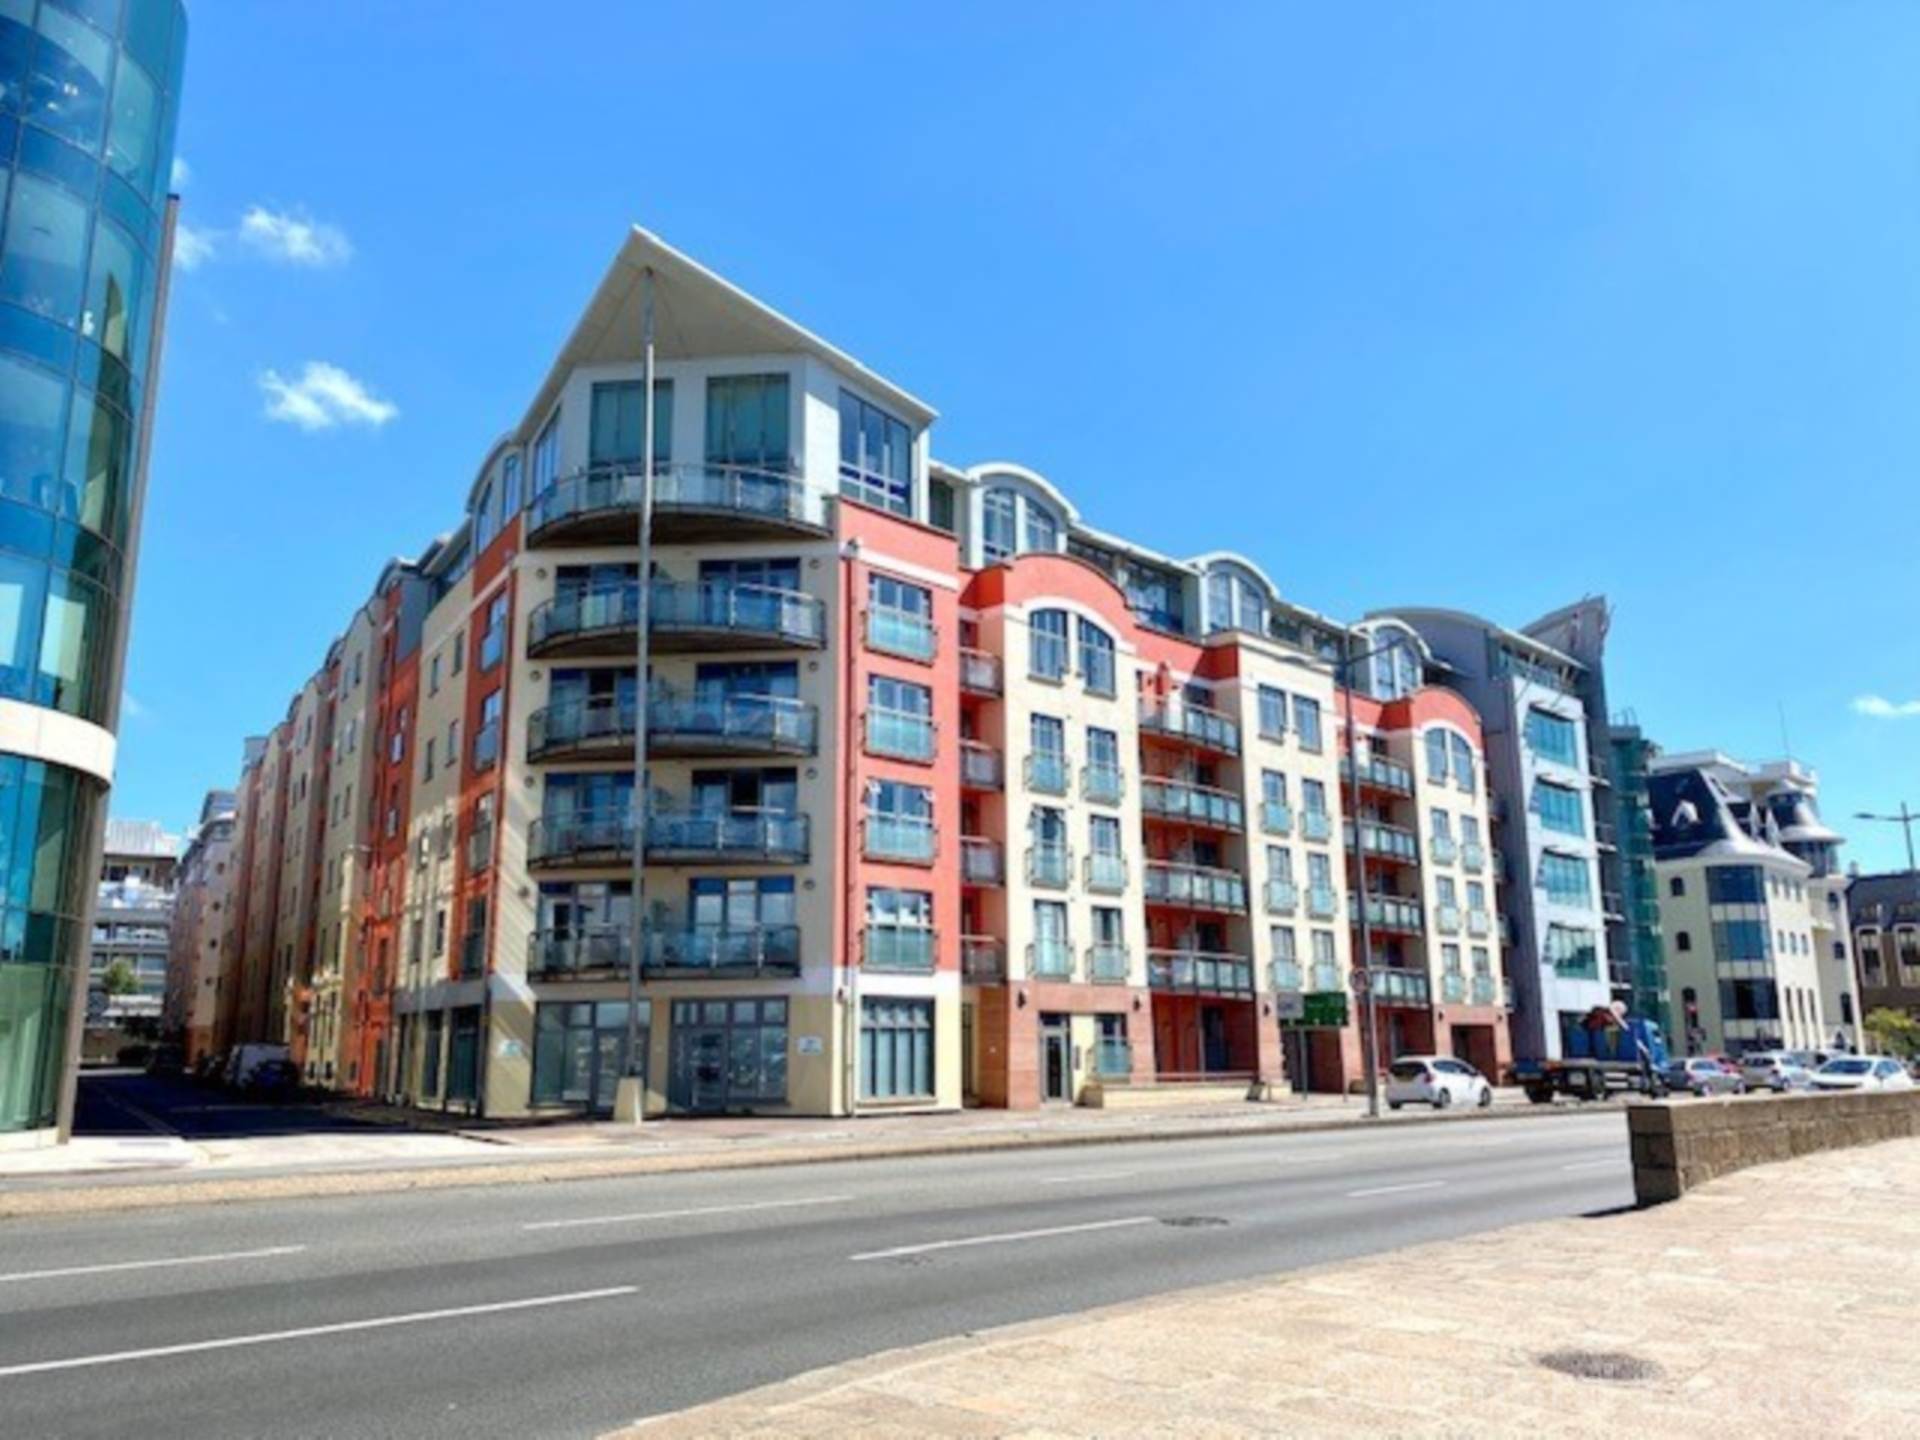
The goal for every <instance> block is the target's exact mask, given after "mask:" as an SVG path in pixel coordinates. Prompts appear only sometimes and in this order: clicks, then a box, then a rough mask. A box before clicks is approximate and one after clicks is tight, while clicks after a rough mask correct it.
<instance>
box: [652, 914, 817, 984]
mask: <svg viewBox="0 0 1920 1440" xmlns="http://www.w3.org/2000/svg"><path fill="white" fill-rule="evenodd" d="M642 964H643V967H644V969H645V971H646V973H647V974H648V975H649V976H655V977H658V978H660V979H673V978H676V977H679V978H688V979H691V978H695V977H709V976H710V977H712V978H714V979H740V980H754V979H758V978H760V977H761V976H763V975H798V974H799V973H800V927H799V926H798V925H692V926H688V927H687V928H685V929H680V930H656V929H652V928H649V929H648V931H647V936H646V957H645V959H644V961H643V962H642Z"/></svg>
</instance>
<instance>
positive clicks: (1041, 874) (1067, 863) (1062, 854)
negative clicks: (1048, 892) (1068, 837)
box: [1027, 845, 1073, 890]
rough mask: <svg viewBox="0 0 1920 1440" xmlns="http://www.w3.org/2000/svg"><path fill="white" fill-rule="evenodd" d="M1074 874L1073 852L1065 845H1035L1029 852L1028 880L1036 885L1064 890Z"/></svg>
mask: <svg viewBox="0 0 1920 1440" xmlns="http://www.w3.org/2000/svg"><path fill="white" fill-rule="evenodd" d="M1072 873H1073V852H1072V851H1070V850H1069V849H1067V847H1066V846H1064V845H1034V846H1031V847H1030V848H1029V849H1028V850H1027V879H1028V881H1029V882H1031V883H1032V884H1035V885H1045V886H1046V887H1048V888H1049V889H1052V890H1064V889H1066V887H1067V880H1068V877H1069V876H1071V875H1072Z"/></svg>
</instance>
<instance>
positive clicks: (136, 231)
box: [0, 0, 187, 1147]
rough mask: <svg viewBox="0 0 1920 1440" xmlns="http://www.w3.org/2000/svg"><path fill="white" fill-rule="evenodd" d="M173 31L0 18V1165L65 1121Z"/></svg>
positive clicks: (173, 102)
mask: <svg viewBox="0 0 1920 1440" xmlns="http://www.w3.org/2000/svg"><path fill="white" fill-rule="evenodd" d="M186 34H187V19H186V12H185V9H184V7H183V6H182V5H181V4H180V3H179V0H93V3H88V4H85V5H62V4H56V3H52V0H40V3H38V4H36V3H34V0H13V3H10V4H8V5H7V6H6V7H5V9H4V13H0V91H4V94H5V110H6V112H7V114H6V121H5V123H4V124H3V125H0V209H4V215H0V856H4V857H5V861H4V871H5V873H4V874H3V875H0V897H4V898H0V1146H7V1147H12V1146H16V1145H18V1146H29V1145H41V1144H48V1143H53V1142H56V1141H58V1140H60V1139H62V1138H64V1136H65V1134H66V1132H67V1131H68V1130H70V1129H71V1125H72V1116H73V1096H74V1086H75V1079H76V1076H77V1073H78V1065H79V1055H80V1044H81V1039H82V1034H83V1029H84V1024H85V1016H86V1008H87V996H88V965H87V955H88V948H89V944H90V933H91V930H92V927H93V911H94V902H95V890H94V885H95V880H96V878H97V877H96V872H95V869H94V858H95V857H96V856H97V855H98V854H99V853H100V846H101V838H102V835H103V827H104V825H105V821H106V814H107V796H108V791H109V790H110V788H111V786H112V784H113V772H114V759H115V746H116V742H115V731H116V729H117V727H118V724H119V716H120V696H121V675H122V672H123V670H124V665H125V651H126V638H127V630H128V625H127V617H128V612H129V609H130V607H131V604H132V599H133V577H134V569H135V565H136V562H137V558H138V555H139V548H140V525H141V517H142V513H143V511H144V509H145V503H146V479H147V452H148V442H149V437H150V435H151V433H152V424H153V410H154V403H155V398H156V396H157V395H158V393H159V388H160V352H161V340H162V335H163V332H164V329H165V324H164V319H165V314H166V295H167V285H168V275H169V264H170V258H171V255H172V248H173V234H174V214H175V207H176V203H177V202H176V200H175V199H174V197H172V196H170V195H169V194H168V184H169V177H170V173H171V168H172V164H173V135H174V124H175V121H176V119H177V117H178V113H179V103H180V82H181V74H182V69H183V66H184V56H185V50H186Z"/></svg>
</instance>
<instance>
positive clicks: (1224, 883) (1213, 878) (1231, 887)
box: [1146, 860, 1247, 911]
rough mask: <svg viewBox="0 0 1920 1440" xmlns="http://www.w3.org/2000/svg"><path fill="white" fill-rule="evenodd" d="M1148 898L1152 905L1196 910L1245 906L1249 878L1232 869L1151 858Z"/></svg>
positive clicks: (1148, 868)
mask: <svg viewBox="0 0 1920 1440" xmlns="http://www.w3.org/2000/svg"><path fill="white" fill-rule="evenodd" d="M1146 898H1147V903H1148V904H1149V905H1156V904H1157V905H1177V906H1181V907H1183V908H1187V909H1193V910H1227V911H1234V910H1245V909H1246V908H1247V882H1246V881H1245V880H1244V879H1243V878H1242V877H1241V876H1240V875H1239V873H1238V872H1236V871H1232V870H1214V869H1210V868H1208V867H1206V866H1202V865H1181V864H1175V863H1172V862H1169V861H1164V860H1150V861H1148V862H1147V881H1146Z"/></svg>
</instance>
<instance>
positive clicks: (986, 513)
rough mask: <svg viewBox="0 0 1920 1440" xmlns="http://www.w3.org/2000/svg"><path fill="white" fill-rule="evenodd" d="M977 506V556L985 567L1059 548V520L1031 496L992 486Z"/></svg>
mask: <svg viewBox="0 0 1920 1440" xmlns="http://www.w3.org/2000/svg"><path fill="white" fill-rule="evenodd" d="M980 506H981V509H980V553H981V556H982V558H983V559H984V560H986V562H987V563H988V564H992V563H993V562H995V561H997V560H1009V559H1012V558H1013V556H1015V555H1029V554H1036V553H1037V554H1042V555H1044V554H1049V553H1053V552H1057V551H1058V550H1059V549H1060V548H1061V547H1060V534H1061V531H1062V530H1063V529H1064V526H1063V524H1062V522H1061V519H1060V517H1059V516H1058V515H1057V514H1055V513H1054V511H1053V509H1052V507H1050V506H1048V505H1047V504H1045V503H1044V502H1042V501H1041V500H1039V499H1037V498H1035V497H1034V496H1032V495H1029V494H1026V493H1024V492H1022V491H1019V490H1016V489H1014V488H1012V487H1011V486H1007V485H995V486H992V487H990V488H989V489H988V490H987V492H986V493H985V494H984V495H983V496H982V497H981V500H980Z"/></svg>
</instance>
